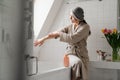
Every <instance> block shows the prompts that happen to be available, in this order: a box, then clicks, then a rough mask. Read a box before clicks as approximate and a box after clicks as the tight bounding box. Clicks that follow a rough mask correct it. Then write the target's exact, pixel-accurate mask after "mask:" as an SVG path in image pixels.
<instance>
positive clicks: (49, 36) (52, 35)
mask: <svg viewBox="0 0 120 80" xmlns="http://www.w3.org/2000/svg"><path fill="white" fill-rule="evenodd" d="M59 34H60V33H59V32H58V31H55V32H52V33H49V34H48V35H47V36H44V37H42V38H40V39H38V40H36V41H35V42H34V46H41V45H42V44H43V43H44V42H45V41H46V40H48V39H52V38H56V37H59Z"/></svg>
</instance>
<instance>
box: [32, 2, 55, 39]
mask: <svg viewBox="0 0 120 80" xmlns="http://www.w3.org/2000/svg"><path fill="white" fill-rule="evenodd" d="M53 2H54V0H35V2H34V38H37V37H38V35H39V32H40V30H41V28H42V26H43V24H44V22H45V20H46V18H47V15H48V13H49V11H50V9H51V7H52V4H53Z"/></svg>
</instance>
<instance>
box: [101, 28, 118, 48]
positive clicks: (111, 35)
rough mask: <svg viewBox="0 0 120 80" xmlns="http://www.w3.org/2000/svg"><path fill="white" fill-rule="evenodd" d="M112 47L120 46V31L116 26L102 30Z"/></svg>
mask: <svg viewBox="0 0 120 80" xmlns="http://www.w3.org/2000/svg"><path fill="white" fill-rule="evenodd" d="M101 31H102V33H103V34H104V36H105V38H106V39H107V41H108V43H109V44H110V46H111V47H112V48H120V32H118V31H117V29H116V28H113V29H107V28H104V29H102V30H101Z"/></svg>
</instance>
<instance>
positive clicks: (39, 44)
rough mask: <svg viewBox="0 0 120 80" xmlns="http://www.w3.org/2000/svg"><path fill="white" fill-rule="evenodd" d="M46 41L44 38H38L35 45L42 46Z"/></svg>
mask: <svg viewBox="0 0 120 80" xmlns="http://www.w3.org/2000/svg"><path fill="white" fill-rule="evenodd" d="M43 43H44V39H43V38H42V39H38V40H36V41H35V42H34V46H41V45H42V44H43Z"/></svg>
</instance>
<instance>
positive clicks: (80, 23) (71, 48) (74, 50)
mask: <svg viewBox="0 0 120 80" xmlns="http://www.w3.org/2000/svg"><path fill="white" fill-rule="evenodd" d="M70 20H71V22H72V24H70V25H69V26H67V27H65V28H63V29H62V30H60V31H55V32H52V33H49V34H48V35H47V36H45V37H43V38H41V39H38V40H36V41H35V42H34V45H35V46H38V45H42V44H43V43H44V42H45V41H46V40H47V39H52V38H55V39H56V38H58V37H59V38H60V41H63V42H66V43H68V44H69V45H68V46H67V55H68V56H69V59H70V66H71V80H88V74H87V72H88V61H89V57H88V51H87V48H86V46H87V38H88V36H89V35H90V27H89V25H88V24H87V23H86V21H85V20H84V11H83V9H82V8H80V7H77V8H75V9H74V10H73V11H72V12H71V15H70Z"/></svg>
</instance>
